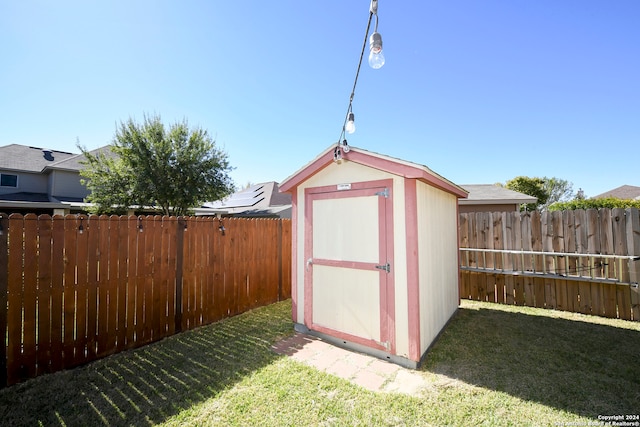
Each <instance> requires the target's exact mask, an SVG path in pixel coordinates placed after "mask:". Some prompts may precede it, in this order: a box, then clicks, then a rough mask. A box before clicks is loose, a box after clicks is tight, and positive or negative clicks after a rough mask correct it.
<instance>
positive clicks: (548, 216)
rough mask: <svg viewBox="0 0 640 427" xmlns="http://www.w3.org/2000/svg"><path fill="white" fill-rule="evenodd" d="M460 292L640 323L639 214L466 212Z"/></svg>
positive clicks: (461, 233)
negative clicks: (639, 287) (639, 283)
mask: <svg viewBox="0 0 640 427" xmlns="http://www.w3.org/2000/svg"><path fill="white" fill-rule="evenodd" d="M459 227H460V228H459V236H460V295H461V297H462V298H468V299H475V300H484V301H493V302H498V303H504V304H517V305H527V306H533V307H545V308H555V309H560V310H567V311H575V312H580V313H585V314H595V315H600V316H606V317H619V318H622V319H627V320H640V292H639V290H638V280H639V279H640V257H639V256H638V255H640V217H639V214H638V210H637V209H626V210H625V209H601V210H595V209H590V210H587V211H558V212H544V213H540V212H530V213H519V212H508V213H506V212H495V213H489V212H481V213H468V214H461V215H460V223H459Z"/></svg>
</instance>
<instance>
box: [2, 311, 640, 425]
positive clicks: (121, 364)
mask: <svg viewBox="0 0 640 427" xmlns="http://www.w3.org/2000/svg"><path fill="white" fill-rule="evenodd" d="M290 310H291V304H290V302H283V303H278V304H274V305H271V306H269V307H264V308H261V309H258V310H254V311H252V312H249V313H245V314H243V315H240V316H237V317H234V318H231V319H227V320H224V321H222V322H219V323H216V324H213V325H209V326H206V327H203V328H199V329H197V330H195V331H189V332H185V333H182V334H180V335H177V336H174V337H171V338H168V339H165V340H163V341H161V342H158V343H155V344H152V345H149V346H147V347H144V348H141V349H137V350H134V351H128V352H124V353H121V354H117V355H114V356H111V357H109V358H106V359H103V360H101V361H98V362H94V363H92V364H90V365H87V366H84V367H81V368H78V369H74V370H71V371H65V372H59V373H56V374H51V375H45V376H43V377H40V378H36V379H33V380H30V381H28V382H26V383H23V384H19V385H16V386H13V387H10V388H7V389H4V390H0V423H1V424H2V425H12V426H17V425H46V426H50V425H67V426H75V425H78V426H89V425H91V426H95V425H134V426H142V425H156V424H165V425H171V426H177V425H180V426H182V425H197V426H200V425H211V426H227V425H238V426H246V425H267V426H268V425H273V426H287V425H290V426H300V425H313V426H316V425H320V426H323V425H324V426H330V425H340V426H342V425H362V426H370V425H376V426H378V425H382V426H384V425H389V426H391V425H394V426H395V425H400V426H419V425H558V424H565V423H569V422H571V423H583V424H585V425H586V424H587V423H588V422H590V421H591V422H593V421H595V420H596V419H597V416H598V415H613V414H636V413H638V412H640V409H639V408H640V405H638V402H640V363H638V360H639V355H640V324H639V323H632V322H625V321H619V320H609V319H601V318H595V317H590V316H583V315H578V314H571V313H563V312H554V311H544V310H541V309H529V308H522V307H508V306H498V305H491V304H486V303H475V302H466V301H464V302H463V305H462V308H461V309H460V310H459V313H458V315H457V316H456V317H455V318H454V319H453V320H452V321H451V323H450V324H449V326H448V327H447V329H446V331H445V332H444V333H443V334H442V336H441V337H440V339H439V340H438V342H437V343H436V345H435V346H434V348H433V349H432V351H431V352H430V353H429V357H428V360H427V363H426V364H425V366H424V367H423V368H422V370H421V374H422V375H424V376H425V378H426V380H427V381H428V382H429V384H430V387H429V389H428V391H427V392H425V393H423V394H422V395H420V396H415V397H412V396H406V395H400V394H385V393H374V392H370V391H367V390H365V389H362V388H359V387H357V386H355V385H353V384H351V383H349V382H347V381H345V380H342V379H340V378H337V377H334V376H331V375H328V374H325V373H322V372H319V371H317V370H315V369H314V368H311V367H308V366H306V365H303V364H300V363H298V362H295V361H293V360H291V359H289V358H287V357H286V356H279V355H277V354H275V353H273V352H272V351H271V344H272V343H274V342H276V341H277V340H279V339H281V338H283V337H285V336H288V335H290V334H291V333H292V324H291V320H290Z"/></svg>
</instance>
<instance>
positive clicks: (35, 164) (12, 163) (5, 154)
mask: <svg viewBox="0 0 640 427" xmlns="http://www.w3.org/2000/svg"><path fill="white" fill-rule="evenodd" d="M73 156H77V154H73V153H67V152H65V151H58V150H48V149H45V148H38V147H29V146H27V145H19V144H9V145H4V146H2V147H0V169H8V170H14V171H26V172H42V171H43V170H44V169H45V168H46V167H49V166H52V165H54V164H56V163H58V162H61V161H63V160H67V159H69V158H70V157H73Z"/></svg>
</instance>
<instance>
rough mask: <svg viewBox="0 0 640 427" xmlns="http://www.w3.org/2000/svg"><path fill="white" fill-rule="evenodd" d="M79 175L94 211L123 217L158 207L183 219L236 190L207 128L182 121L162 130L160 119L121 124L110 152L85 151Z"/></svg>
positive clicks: (227, 161) (130, 121)
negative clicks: (142, 208) (141, 208)
mask: <svg viewBox="0 0 640 427" xmlns="http://www.w3.org/2000/svg"><path fill="white" fill-rule="evenodd" d="M79 149H80V150H81V151H82V153H83V154H84V155H85V157H86V159H87V160H86V162H85V165H86V167H85V168H84V169H83V170H82V171H81V175H82V176H83V177H84V178H85V179H83V180H82V182H83V184H84V185H86V186H87V188H88V189H89V190H90V191H91V192H90V194H89V196H88V197H87V201H88V202H90V203H93V204H94V207H93V208H92V209H91V210H92V211H93V212H95V213H124V212H126V210H127V208H128V207H130V206H136V205H137V206H157V207H159V208H160V209H161V210H162V212H163V213H164V214H165V215H187V214H189V213H190V211H191V210H192V209H193V208H195V207H197V206H199V205H201V204H202V203H204V202H206V201H213V200H219V199H222V198H223V197H225V196H227V195H229V194H230V193H232V192H233V191H234V190H235V187H234V184H233V181H232V179H231V177H230V176H229V173H230V172H231V170H233V168H232V167H231V166H230V164H229V160H228V157H227V154H226V153H225V152H224V151H223V150H221V149H219V148H217V147H216V145H215V142H214V140H213V139H212V138H211V137H210V136H209V134H208V133H207V131H206V130H203V129H201V128H199V127H196V128H193V129H191V128H189V125H188V123H187V121H186V120H183V121H182V122H176V123H174V124H172V125H171V126H169V128H168V129H167V128H166V127H165V126H164V124H163V123H162V121H161V119H160V116H158V115H155V116H152V117H148V116H146V115H145V117H144V121H143V122H142V123H136V122H135V121H134V120H133V119H131V118H129V120H127V121H126V122H120V124H119V126H118V127H117V128H116V133H115V136H114V138H113V141H112V144H111V145H110V151H106V152H105V151H101V152H97V153H93V154H92V153H90V152H88V151H87V150H86V149H85V148H84V147H81V146H79Z"/></svg>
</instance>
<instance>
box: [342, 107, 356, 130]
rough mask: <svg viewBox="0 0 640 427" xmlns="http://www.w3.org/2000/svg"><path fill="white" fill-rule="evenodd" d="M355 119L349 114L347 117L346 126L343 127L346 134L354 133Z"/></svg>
mask: <svg viewBox="0 0 640 427" xmlns="http://www.w3.org/2000/svg"><path fill="white" fill-rule="evenodd" d="M355 118H356V116H355V115H354V114H353V113H351V112H350V113H349V114H348V115H347V124H346V125H345V127H344V130H345V131H346V132H347V133H354V132H355V131H356V124H355V123H354V122H353V121H354V120H355Z"/></svg>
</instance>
